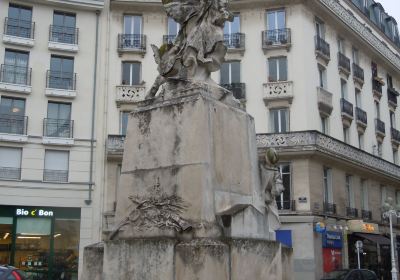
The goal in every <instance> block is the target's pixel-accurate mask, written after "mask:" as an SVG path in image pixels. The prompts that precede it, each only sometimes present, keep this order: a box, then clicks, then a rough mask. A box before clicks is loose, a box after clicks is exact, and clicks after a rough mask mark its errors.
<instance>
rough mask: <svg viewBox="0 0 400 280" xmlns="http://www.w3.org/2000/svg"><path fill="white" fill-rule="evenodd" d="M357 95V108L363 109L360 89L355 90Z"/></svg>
mask: <svg viewBox="0 0 400 280" xmlns="http://www.w3.org/2000/svg"><path fill="white" fill-rule="evenodd" d="M355 94H356V107H358V108H360V109H361V108H362V104H361V91H360V90H359V89H357V88H356V90H355Z"/></svg>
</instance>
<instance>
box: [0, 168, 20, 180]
mask: <svg viewBox="0 0 400 280" xmlns="http://www.w3.org/2000/svg"><path fill="white" fill-rule="evenodd" d="M0 179H8V180H20V179H21V168H15V167H0Z"/></svg>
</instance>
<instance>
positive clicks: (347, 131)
mask: <svg viewBox="0 0 400 280" xmlns="http://www.w3.org/2000/svg"><path fill="white" fill-rule="evenodd" d="M343 142H345V143H347V144H350V129H349V128H348V127H347V126H343Z"/></svg>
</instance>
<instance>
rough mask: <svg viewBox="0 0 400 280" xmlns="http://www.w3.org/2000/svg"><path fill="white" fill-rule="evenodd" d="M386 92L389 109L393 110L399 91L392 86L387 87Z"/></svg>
mask: <svg viewBox="0 0 400 280" xmlns="http://www.w3.org/2000/svg"><path fill="white" fill-rule="evenodd" d="M387 94H388V102H389V106H390V107H391V109H393V110H395V109H396V107H397V97H398V96H399V93H398V92H397V91H396V90H395V89H394V88H388V89H387Z"/></svg>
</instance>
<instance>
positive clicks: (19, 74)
mask: <svg viewBox="0 0 400 280" xmlns="http://www.w3.org/2000/svg"><path fill="white" fill-rule="evenodd" d="M4 64H5V65H4V68H3V69H2V71H3V73H2V76H3V79H2V82H5V83H11V84H22V85H26V84H27V83H28V64H29V53H28V52H20V51H15V50H6V52H5V56H4Z"/></svg>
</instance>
